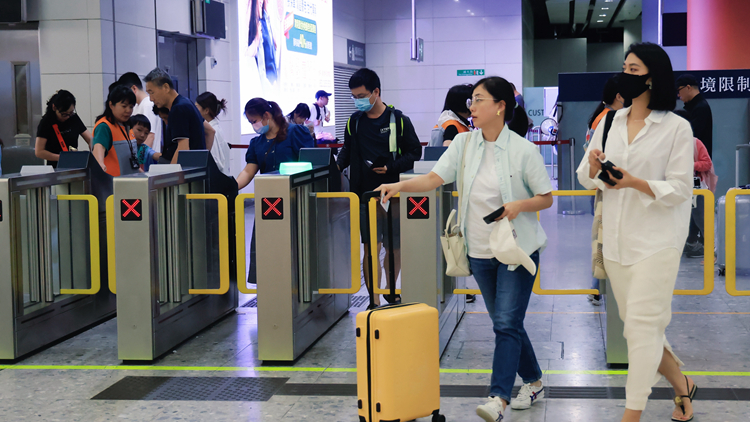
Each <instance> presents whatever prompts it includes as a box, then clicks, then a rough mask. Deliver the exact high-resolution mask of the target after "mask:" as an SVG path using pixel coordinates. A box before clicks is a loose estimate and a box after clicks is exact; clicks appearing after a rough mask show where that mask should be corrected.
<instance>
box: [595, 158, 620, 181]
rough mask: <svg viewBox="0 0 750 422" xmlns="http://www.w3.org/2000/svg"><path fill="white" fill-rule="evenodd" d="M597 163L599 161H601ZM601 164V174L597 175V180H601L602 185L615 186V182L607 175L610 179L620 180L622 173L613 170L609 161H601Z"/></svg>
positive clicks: (613, 166) (612, 165)
mask: <svg viewBox="0 0 750 422" xmlns="http://www.w3.org/2000/svg"><path fill="white" fill-rule="evenodd" d="M599 161H601V159H600V160H599ZM601 163H602V172H601V173H599V180H601V181H602V182H604V183H607V184H608V185H610V186H614V185H616V184H617V182H616V181H614V180H612V179H611V178H610V177H609V175H610V174H611V175H612V177H614V178H615V179H622V172H621V171H619V170H615V165H614V164H612V162H611V161H609V160H605V161H601ZM607 172H609V173H607Z"/></svg>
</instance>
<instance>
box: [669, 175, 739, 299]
mask: <svg viewBox="0 0 750 422" xmlns="http://www.w3.org/2000/svg"><path fill="white" fill-rule="evenodd" d="M693 195H699V196H703V239H704V240H703V242H704V244H703V288H702V289H700V290H680V289H675V291H674V294H676V295H682V296H685V295H695V296H707V295H709V294H711V292H713V291H714V242H715V240H714V234H715V229H714V218H715V217H714V213H715V207H716V205H715V200H714V193H713V192H711V191H710V190H708V189H695V190H693ZM728 199H729V195H727V205H728V204H729V202H728ZM732 204H734V200H732ZM732 227H734V223H732ZM727 240H728V239H727ZM728 245H729V243H727V247H728ZM680 252H682V251H680ZM732 256H733V257H734V255H732ZM728 260H729V258H728V257H727V261H728ZM728 287H729V285H728V284H727V288H728ZM748 293H750V292H748Z"/></svg>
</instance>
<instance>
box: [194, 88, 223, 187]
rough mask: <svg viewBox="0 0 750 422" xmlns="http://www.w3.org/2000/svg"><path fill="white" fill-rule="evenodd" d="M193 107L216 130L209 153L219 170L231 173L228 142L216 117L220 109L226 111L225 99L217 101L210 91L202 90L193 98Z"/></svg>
mask: <svg viewBox="0 0 750 422" xmlns="http://www.w3.org/2000/svg"><path fill="white" fill-rule="evenodd" d="M195 107H196V108H198V111H199V112H200V113H201V116H203V118H204V119H206V121H207V122H208V124H209V125H211V127H212V128H213V129H214V131H215V132H216V133H215V134H214V142H213V144H212V145H211V155H212V156H213V157H214V161H215V162H216V166H217V167H218V168H219V171H221V172H222V173H224V174H225V175H227V176H231V175H232V174H231V173H230V171H229V144H228V143H227V141H226V139H224V134H223V133H222V131H221V126H219V120H218V119H217V118H216V117H217V116H218V115H219V114H220V113H221V112H222V111H223V112H225V113H226V111H227V100H225V99H222V100H221V101H219V99H218V98H216V95H214V94H213V93H211V92H204V93H203V94H201V95H199V96H198V98H196V100H195Z"/></svg>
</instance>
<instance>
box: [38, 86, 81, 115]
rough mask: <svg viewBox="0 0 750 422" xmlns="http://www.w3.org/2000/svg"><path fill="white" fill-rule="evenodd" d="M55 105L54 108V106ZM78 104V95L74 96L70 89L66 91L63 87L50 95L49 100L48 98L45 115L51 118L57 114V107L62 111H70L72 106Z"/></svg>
mask: <svg viewBox="0 0 750 422" xmlns="http://www.w3.org/2000/svg"><path fill="white" fill-rule="evenodd" d="M53 105H54V106H55V107H54V108H53V107H52V106H53ZM75 105H76V97H74V96H73V94H71V93H70V91H66V90H64V89H61V90H59V91H57V92H55V95H53V96H52V97H50V99H49V100H47V108H46V109H45V111H44V117H45V118H50V117H53V116H54V115H55V109H57V111H59V112H61V113H65V112H66V111H68V109H69V108H70V106H74V107H75Z"/></svg>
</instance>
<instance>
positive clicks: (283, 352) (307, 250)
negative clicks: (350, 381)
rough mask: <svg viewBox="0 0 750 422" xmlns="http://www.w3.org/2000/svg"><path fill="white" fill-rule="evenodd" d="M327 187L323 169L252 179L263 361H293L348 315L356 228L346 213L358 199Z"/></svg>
mask: <svg viewBox="0 0 750 422" xmlns="http://www.w3.org/2000/svg"><path fill="white" fill-rule="evenodd" d="M328 190H329V167H328V166H315V167H313V168H312V169H311V170H307V171H302V172H299V173H295V174H287V175H283V174H280V173H278V172H275V173H267V174H262V175H258V176H256V178H255V204H256V205H255V236H256V242H257V243H256V245H257V246H256V262H257V279H258V285H257V292H258V357H259V359H261V360H263V361H279V362H280V361H287V362H288V361H294V360H295V359H297V358H298V357H299V356H300V355H302V353H303V352H304V351H305V350H306V349H307V348H309V347H310V346H311V345H312V344H313V343H314V342H315V341H316V340H317V339H318V338H320V337H321V336H322V335H323V334H324V333H325V332H326V331H327V330H328V329H330V328H331V327H332V326H333V325H334V324H335V323H336V322H337V321H338V320H339V319H340V318H341V317H342V316H343V315H344V314H346V312H347V311H348V309H349V306H350V300H351V296H350V294H352V293H355V292H356V291H357V290H359V260H358V259H357V262H355V266H356V274H353V270H352V268H353V267H352V259H353V258H352V257H353V256H356V258H358V256H359V228H358V227H356V226H354V225H356V224H358V222H359V215H358V214H356V216H354V215H351V213H352V212H355V213H358V209H359V201H358V199H357V198H356V196H355V195H353V194H349V193H346V194H342V193H338V194H333V193H329V192H328ZM332 196H336V197H337V198H332ZM355 209H356V211H354V210H355ZM352 226H354V228H352ZM353 244H354V246H353ZM353 247H356V249H357V251H356V253H354V254H353V253H352V248H353ZM353 279H356V280H355V281H356V283H354V282H353ZM352 284H356V285H355V286H352V288H350V289H338V287H341V286H350V285H352ZM334 290H335V291H336V292H335V293H342V292H344V291H346V293H344V294H332V293H333V291H334ZM347 293H348V294H347Z"/></svg>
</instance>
